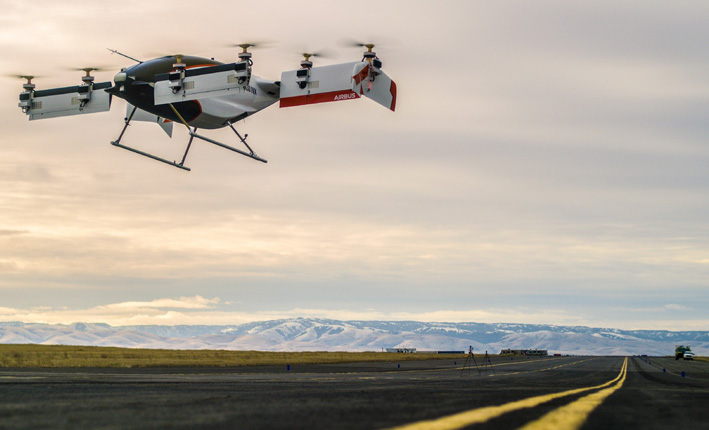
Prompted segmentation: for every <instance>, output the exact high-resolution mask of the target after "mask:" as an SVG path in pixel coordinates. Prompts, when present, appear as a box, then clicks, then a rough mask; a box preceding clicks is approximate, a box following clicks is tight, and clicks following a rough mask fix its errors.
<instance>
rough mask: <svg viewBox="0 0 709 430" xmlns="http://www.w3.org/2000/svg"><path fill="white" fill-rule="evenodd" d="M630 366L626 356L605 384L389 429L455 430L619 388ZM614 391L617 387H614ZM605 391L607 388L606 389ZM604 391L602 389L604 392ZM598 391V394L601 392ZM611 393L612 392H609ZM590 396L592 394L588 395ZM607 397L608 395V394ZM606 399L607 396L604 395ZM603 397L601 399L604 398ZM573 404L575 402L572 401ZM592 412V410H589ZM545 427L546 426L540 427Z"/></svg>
mask: <svg viewBox="0 0 709 430" xmlns="http://www.w3.org/2000/svg"><path fill="white" fill-rule="evenodd" d="M627 366H628V359H627V358H626V359H625V361H624V362H623V366H622V368H621V370H620V373H619V374H618V376H616V377H615V378H614V379H612V380H610V381H608V382H606V383H605V384H601V385H596V386H594V387H586V388H576V389H573V390H568V391H562V392H560V393H552V394H545V395H542V396H535V397H529V398H526V399H522V400H517V401H514V402H510V403H505V404H504V405H500V406H486V407H483V408H477V409H471V410H469V411H465V412H460V413H457V414H453V415H449V416H447V417H442V418H437V419H433V420H425V421H419V422H416V423H411V424H405V425H403V426H397V427H392V428H391V429H389V430H454V429H460V428H463V427H467V426H469V425H472V424H479V423H484V422H486V421H489V420H491V419H493V418H497V417H499V416H501V415H504V414H506V413H508V412H513V411H516V410H519V409H525V408H533V407H535V406H538V405H541V404H542V403H546V402H550V401H552V400H554V399H558V398H561V397H567V396H572V395H574V394H578V393H583V392H586V391H591V390H597V389H600V388H605V387H607V386H609V385H611V384H614V383H615V382H617V381H621V382H620V384H619V385H618V387H617V388H620V387H619V386H620V385H622V382H623V381H624V380H625V372H626V369H627ZM613 388H614V391H615V389H617V388H616V387H613ZM604 391H605V390H604ZM604 391H600V392H599V393H602V392H604ZM599 393H596V394H599ZM608 395H610V393H609V394H608ZM587 397H590V396H587ZM606 397H607V396H606ZM584 398H585V397H584ZM603 399H605V397H603ZM603 399H601V401H602V400H603ZM574 403H575V402H574ZM572 404H573V403H572ZM589 413H590V412H589ZM539 428H545V427H539Z"/></svg>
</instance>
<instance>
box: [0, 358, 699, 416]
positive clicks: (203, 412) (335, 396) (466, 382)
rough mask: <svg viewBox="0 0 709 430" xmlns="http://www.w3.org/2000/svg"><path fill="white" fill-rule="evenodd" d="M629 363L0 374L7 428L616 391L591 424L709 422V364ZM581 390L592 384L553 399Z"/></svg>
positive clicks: (504, 401)
mask: <svg viewBox="0 0 709 430" xmlns="http://www.w3.org/2000/svg"><path fill="white" fill-rule="evenodd" d="M624 362H625V357H549V358H533V359H523V358H515V359H510V358H498V357H493V358H492V359H491V362H490V363H488V366H485V367H482V368H480V371H478V369H476V367H475V366H474V365H473V366H472V367H469V368H465V369H462V366H463V364H464V360H463V359H460V358H455V359H453V358H451V359H450V360H442V361H440V360H435V361H420V362H401V363H400V367H398V364H397V363H393V364H392V363H368V364H342V365H311V366H292V368H291V370H290V371H287V370H286V368H285V366H283V367H248V368H184V369H0V429H123V428H133V429H153V428H154V429H157V428H160V429H167V428H169V429H319V428H330V429H332V428H336V429H381V428H391V427H396V426H402V425H407V424H411V423H421V422H422V421H425V420H435V419H447V417H450V416H452V415H454V414H459V413H461V412H465V411H473V414H475V413H477V412H480V411H487V410H489V409H493V410H495V408H487V409H481V408H485V407H494V406H500V405H506V406H510V405H512V406H514V405H516V404H518V403H520V402H518V401H520V400H524V399H539V398H542V399H545V400H544V401H543V403H541V404H538V405H535V406H533V407H524V408H517V409H514V408H513V410H510V411H508V412H505V413H502V414H499V415H495V416H491V417H487V418H485V419H484V420H483V421H478V423H477V424H465V422H463V424H460V423H458V424H456V425H457V426H453V427H450V426H449V427H443V428H475V429H492V428H495V429H507V428H519V427H522V426H524V425H526V424H529V423H531V422H533V421H535V420H538V419H540V418H542V417H544V416H545V415H546V414H547V413H550V412H554V411H556V410H559V409H560V408H562V407H565V406H566V405H571V404H574V405H577V404H579V403H582V402H577V400H579V399H582V398H584V399H585V396H588V395H590V394H594V393H598V396H600V395H601V394H603V392H602V391H603V390H606V388H608V387H610V388H611V391H612V393H611V394H609V395H607V397H605V398H604V399H603V400H602V401H600V402H599V404H598V405H597V407H595V409H593V410H592V411H591V412H590V413H588V414H586V415H585V416H584V419H583V423H584V424H583V425H582V427H581V428H583V429H609V428H628V429H634V428H643V429H663V430H666V429H668V428H686V429H692V430H699V429H709V363H706V362H698V361H695V362H685V361H675V360H674V359H672V358H647V357H642V358H641V357H630V358H629V359H628V360H627V374H626V372H625V370H624V369H625V366H624ZM482 364H483V363H481V362H480V360H479V359H478V365H482ZM682 371H684V372H685V375H684V376H682ZM621 376H624V377H623V378H621ZM604 384H605V388H604V387H599V386H601V385H604ZM576 389H586V390H585V391H583V392H578V393H573V394H568V395H565V396H564V397H560V398H554V399H549V400H547V399H546V396H547V395H551V394H554V393H562V392H568V391H569V390H576ZM606 391H608V390H606ZM540 396H541V397H540ZM512 402H516V403H512ZM586 403H588V402H586ZM512 406H510V407H512ZM515 407H516V406H515ZM569 407H573V405H571V406H569ZM498 409H499V408H498ZM577 409H578V408H577ZM427 427H430V426H429V425H428V424H427V423H425V422H424V423H423V424H422V427H421V428H427ZM555 427H556V426H555Z"/></svg>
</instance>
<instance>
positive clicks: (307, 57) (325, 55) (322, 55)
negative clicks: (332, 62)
mask: <svg viewBox="0 0 709 430" xmlns="http://www.w3.org/2000/svg"><path fill="white" fill-rule="evenodd" d="M300 55H302V56H303V58H304V59H305V61H309V60H310V57H318V58H332V53H331V52H329V51H318V52H301V53H300Z"/></svg>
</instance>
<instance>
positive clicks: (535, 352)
mask: <svg viewBox="0 0 709 430" xmlns="http://www.w3.org/2000/svg"><path fill="white" fill-rule="evenodd" d="M500 355H524V356H528V357H546V356H548V355H549V353H548V352H547V350H546V349H509V348H508V349H503V350H501V351H500Z"/></svg>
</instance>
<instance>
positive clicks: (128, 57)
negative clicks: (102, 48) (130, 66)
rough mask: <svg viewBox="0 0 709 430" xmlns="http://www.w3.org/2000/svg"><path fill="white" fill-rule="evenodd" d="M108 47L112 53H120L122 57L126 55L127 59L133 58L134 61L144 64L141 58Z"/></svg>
mask: <svg viewBox="0 0 709 430" xmlns="http://www.w3.org/2000/svg"><path fill="white" fill-rule="evenodd" d="M106 49H108V50H109V51H111V53H112V54H118V55H120V56H121V57H126V58H127V59H129V60H133V61H135V62H136V63H138V64H142V63H143V62H142V61H140V60H138V59H136V58H133V57H131V56H130V55H126V54H124V53H122V52H118V51H116V50H115V49H111V48H106Z"/></svg>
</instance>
